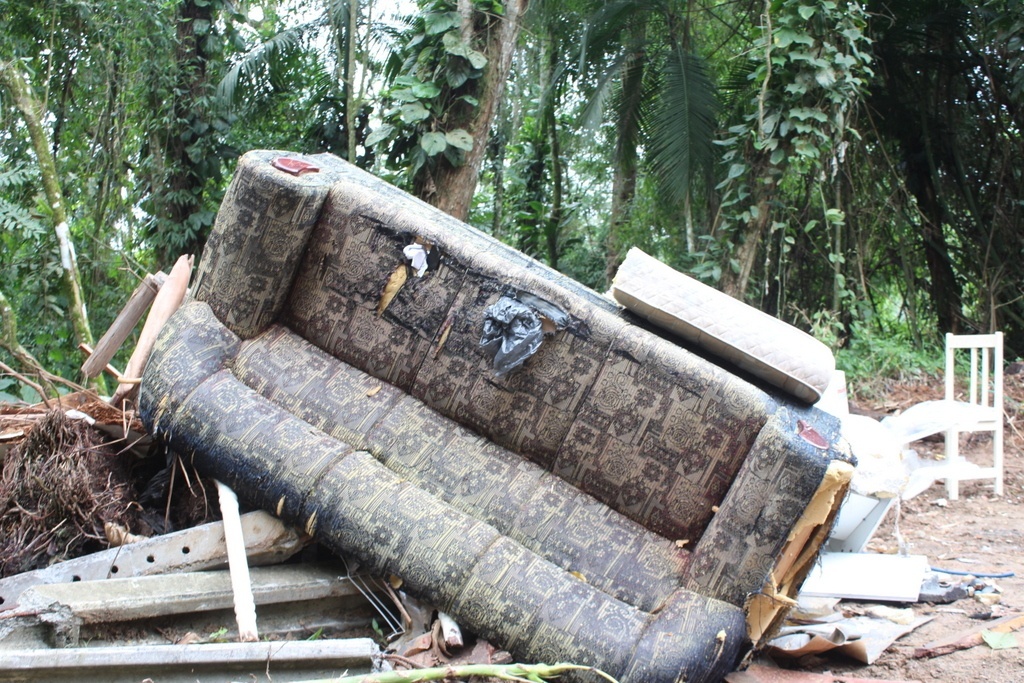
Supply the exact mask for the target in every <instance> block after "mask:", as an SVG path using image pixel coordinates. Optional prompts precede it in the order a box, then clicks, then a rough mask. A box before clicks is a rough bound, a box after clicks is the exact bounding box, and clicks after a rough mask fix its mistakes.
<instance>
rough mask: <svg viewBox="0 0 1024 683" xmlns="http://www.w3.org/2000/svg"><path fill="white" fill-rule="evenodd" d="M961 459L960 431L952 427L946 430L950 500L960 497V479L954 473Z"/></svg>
mask: <svg viewBox="0 0 1024 683" xmlns="http://www.w3.org/2000/svg"><path fill="white" fill-rule="evenodd" d="M959 459H960V432H958V431H956V430H955V429H950V430H949V431H947V432H946V466H947V467H949V473H948V474H947V475H946V498H948V499H949V500H959V499H960V480H959V479H957V478H956V475H954V474H953V471H954V468H955V467H956V462H957V460H959Z"/></svg>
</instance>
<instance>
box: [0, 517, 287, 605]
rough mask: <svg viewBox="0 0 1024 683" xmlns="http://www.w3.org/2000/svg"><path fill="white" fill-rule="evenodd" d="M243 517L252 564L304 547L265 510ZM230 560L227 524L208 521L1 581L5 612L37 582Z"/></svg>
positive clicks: (220, 563) (282, 557)
mask: <svg viewBox="0 0 1024 683" xmlns="http://www.w3.org/2000/svg"><path fill="white" fill-rule="evenodd" d="M241 519H242V531H243V535H244V537H245V539H246V555H247V556H248V557H249V563H250V564H252V565H260V564H276V563H278V562H281V561H283V560H286V559H288V558H289V557H291V556H292V555H294V554H295V553H296V552H298V551H299V550H300V549H301V548H302V546H303V542H302V541H301V540H300V538H299V536H298V534H297V533H296V532H295V531H294V530H293V529H291V528H289V527H286V526H285V525H284V524H283V523H281V521H280V520H278V519H277V518H275V517H272V516H271V515H269V514H267V513H266V512H262V511H259V512H250V513H248V514H246V515H243V516H242V518H241ZM226 562H227V550H226V547H225V540H224V525H223V523H221V522H212V523H210V524H203V525H201V526H197V527H193V528H191V529H185V530H183V531H178V532H175V533H171V534H164V535H163V536H157V537H155V538H151V539H149V540H146V541H140V542H138V543H131V544H129V545H125V546H121V547H119V548H110V549H109V550H102V551H100V552H97V553H93V554H91V555H85V556H83V557H79V558H75V559H72V560H65V561H64V562H59V563H57V564H54V565H51V566H49V567H45V568H43V569H37V570H35V571H31V572H24V573H22V574H16V575H14V576H10V577H7V578H5V579H0V614H2V613H3V612H4V611H6V610H11V609H13V608H15V607H16V606H17V605H18V600H19V597H20V596H21V594H22V593H23V592H24V591H25V590H27V589H29V588H31V587H33V586H39V585H45V584H52V583H65V582H73V581H95V580H99V579H106V578H109V577H114V576H116V577H120V578H127V577H134V576H147V575H151V574H161V573H169V572H180V571H199V570H202V569H211V568H215V567H223V566H224V565H225V563H226Z"/></svg>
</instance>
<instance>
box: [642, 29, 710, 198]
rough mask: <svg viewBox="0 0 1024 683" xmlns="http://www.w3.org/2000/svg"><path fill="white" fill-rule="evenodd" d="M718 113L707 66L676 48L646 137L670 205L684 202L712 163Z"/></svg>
mask: <svg viewBox="0 0 1024 683" xmlns="http://www.w3.org/2000/svg"><path fill="white" fill-rule="evenodd" d="M717 110H718V103H717V97H716V92H715V86H714V84H713V83H712V82H711V79H710V78H709V77H708V73H707V69H706V68H705V66H704V63H703V61H702V60H701V59H700V58H699V57H698V56H696V55H694V54H692V53H689V52H687V51H686V50H684V49H683V48H682V46H680V45H675V46H673V49H672V51H671V52H670V53H669V58H668V60H667V61H666V63H665V67H664V72H663V81H662V89H661V95H660V97H659V98H658V103H657V108H656V111H655V113H654V116H653V117H652V121H651V124H652V125H651V127H650V129H649V130H648V135H647V138H648V139H649V141H650V157H649V159H650V169H651V172H652V173H653V174H654V176H655V178H656V179H657V182H658V184H659V186H660V187H661V189H662V193H663V196H664V197H666V198H667V199H669V200H670V201H673V202H678V201H682V200H683V198H684V197H685V196H686V192H687V190H688V189H689V187H690V183H691V180H692V178H693V177H694V176H695V174H696V171H697V170H699V169H701V168H706V167H708V166H710V165H711V164H712V163H713V161H714V147H713V145H712V141H713V140H714V136H715V128H716V123H715V115H716V113H717Z"/></svg>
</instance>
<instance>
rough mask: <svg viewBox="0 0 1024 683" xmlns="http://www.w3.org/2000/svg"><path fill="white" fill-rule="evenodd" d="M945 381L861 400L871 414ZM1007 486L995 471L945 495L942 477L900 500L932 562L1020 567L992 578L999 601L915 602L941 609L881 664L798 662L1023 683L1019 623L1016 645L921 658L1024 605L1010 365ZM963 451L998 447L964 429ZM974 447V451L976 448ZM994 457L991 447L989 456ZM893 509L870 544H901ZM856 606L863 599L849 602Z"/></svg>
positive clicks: (1022, 497)
mask: <svg viewBox="0 0 1024 683" xmlns="http://www.w3.org/2000/svg"><path fill="white" fill-rule="evenodd" d="M941 390H942V389H941V384H940V383H938V382H934V383H907V384H899V385H892V386H890V387H888V390H887V391H886V392H885V394H884V399H879V400H876V401H874V402H866V403H861V404H859V405H858V407H860V408H862V409H864V410H865V412H869V413H872V414H877V413H883V412H892V411H894V410H900V409H905V408H907V407H909V406H911V405H913V404H915V403H918V402H920V401H924V400H929V399H936V398H941V395H940V393H941ZM1005 393H1006V418H1007V421H1006V428H1005V431H1004V435H1005V449H1004V452H1005V455H1004V457H1005V482H1004V487H1005V490H1004V495H1003V496H1002V497H996V496H995V495H994V494H993V487H992V482H991V480H988V481H985V480H979V481H975V482H962V483H961V487H960V498H959V500H956V501H949V500H947V499H946V489H945V486H944V484H943V483H942V482H939V483H936V484H934V485H933V486H932V487H931V488H929V489H928V490H927V491H925V492H924V493H922V494H920V495H919V496H917V497H915V498H913V499H912V500H910V501H906V502H904V503H903V504H902V510H901V511H900V514H899V520H898V525H899V533H900V534H901V535H902V539H903V541H904V543H905V544H908V545H909V552H910V553H913V554H918V555H925V556H927V558H928V561H929V563H930V564H931V566H933V567H939V568H942V569H951V570H958V571H964V572H992V573H1002V572H1014V573H1015V574H1016V576H1014V577H1012V578H1000V579H994V580H993V581H994V582H995V584H996V585H997V586H998V587H999V589H1001V590H1002V594H1001V599H1000V602H999V603H998V604H996V605H994V606H991V607H990V606H987V605H985V604H983V603H982V602H980V601H978V600H976V599H975V598H973V597H968V598H964V599H962V600H959V601H957V602H955V603H952V604H948V605H930V604H926V603H917V604H914V605H911V607H912V608H913V609H914V612H915V613H916V614H917V615H919V616H924V615H934V616H935V619H933V620H932V621H931V622H929V623H927V624H925V625H924V626H921V627H920V628H918V629H917V630H915V631H913V632H911V633H909V634H907V635H906V636H904V637H903V638H901V639H899V640H897V641H896V642H895V643H894V644H893V645H892V646H891V647H890V648H889V649H888V650H887V651H886V652H885V653H884V654H883V655H882V656H881V658H880V659H878V660H877V661H876V662H875V663H874V664H872V665H870V666H865V665H863V664H860V663H858V662H854V661H852V660H849V659H844V658H842V657H838V656H837V657H814V658H808V659H807V660H804V661H801V662H798V663H797V665H796V666H793V665H792V664H790V665H786V666H787V668H799V669H802V670H805V671H811V672H818V673H826V672H831V673H832V674H833V675H837V676H838V675H840V674H846V675H849V676H855V677H860V678H878V679H895V680H910V681H922V682H930V681H943V683H981V682H984V681H992V682H999V683H1020V682H1022V681H1024V630H1022V631H1018V632H1017V633H1016V634H1015V635H1016V640H1017V643H1018V647H1015V648H1012V649H1003V650H994V649H992V648H990V647H989V646H988V645H985V644H982V645H979V646H976V647H973V648H970V649H966V650H960V651H957V652H953V653H952V654H947V655H943V656H939V657H934V658H930V659H915V658H914V649H915V648H917V647H922V646H924V645H926V644H928V643H931V642H932V641H934V640H937V639H940V638H945V637H947V636H951V635H954V634H956V633H959V632H961V631H965V630H968V629H971V628H974V627H977V626H979V625H980V624H983V623H984V622H985V621H986V620H987V619H993V618H998V617H1002V616H1006V615H1010V614H1021V613H1024V374H1020V373H1018V374H1014V375H1007V376H1006V380H1005ZM961 439H962V440H961V449H962V452H964V453H965V454H967V457H968V458H969V459H972V460H973V459H976V460H977V461H978V462H979V463H981V464H984V455H982V454H983V453H991V437H989V436H987V435H975V436H972V437H970V438H968V437H966V436H964V435H962V437H961ZM914 448H915V450H917V451H918V453H919V455H921V457H938V456H940V455H941V453H942V450H943V444H942V441H941V437H938V438H936V439H935V440H926V441H920V442H917V443H915V444H914ZM972 455H975V456H976V458H972V457H971V456H972ZM989 457H990V456H989ZM895 522H896V514H895V511H894V510H890V512H889V515H888V517H887V518H886V519H885V520H884V521H883V523H882V525H881V527H880V528H879V530H878V532H877V533H876V535H875V536H874V538H873V539H872V540H871V542H870V543H869V545H868V550H869V551H873V552H884V553H895V552H897V548H898V540H897V536H896V524H895ZM841 605H842V606H843V607H844V608H849V609H852V610H857V609H859V608H861V607H862V605H859V604H857V603H847V602H843V603H841Z"/></svg>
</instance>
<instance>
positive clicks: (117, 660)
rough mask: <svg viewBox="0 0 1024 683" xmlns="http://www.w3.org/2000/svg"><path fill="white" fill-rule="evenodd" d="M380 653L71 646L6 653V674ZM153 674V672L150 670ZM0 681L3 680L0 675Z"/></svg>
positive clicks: (362, 662) (331, 662)
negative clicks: (41, 670) (43, 670)
mask: <svg viewBox="0 0 1024 683" xmlns="http://www.w3.org/2000/svg"><path fill="white" fill-rule="evenodd" d="M378 653H379V649H378V648H377V645H376V644H375V643H374V642H373V640H371V639H370V638H346V639H326V640H313V641H310V640H291V641H274V642H262V643H258V642H257V643H205V644H193V645H127V646H116V645H114V646H101V647H72V648H55V649H37V650H4V651H3V657H2V659H3V665H2V668H3V670H4V671H6V672H13V671H36V670H40V669H47V670H51V671H53V670H59V671H63V672H65V673H66V674H67V675H69V676H71V678H69V679H68V680H76V678H75V674H78V673H80V672H84V671H83V670H88V669H105V668H109V669H112V670H113V669H119V668H126V667H140V666H150V667H154V668H155V667H161V666H176V665H182V664H186V665H193V666H202V665H227V664H255V665H259V666H260V667H261V669H262V668H263V667H265V666H266V667H268V668H269V664H270V663H274V664H286V663H296V662H316V663H317V664H319V665H322V666H332V667H337V668H339V669H344V668H358V669H363V670H366V669H370V668H372V667H373V658H374V657H375V656H376V655H377V654H378ZM154 673H157V671H154ZM0 680H2V677H0Z"/></svg>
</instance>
